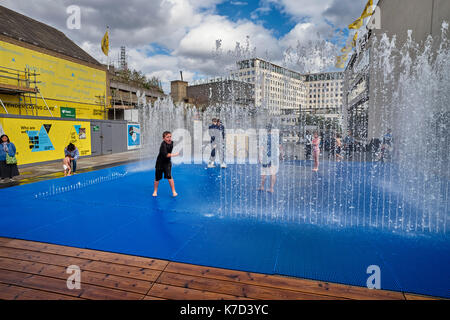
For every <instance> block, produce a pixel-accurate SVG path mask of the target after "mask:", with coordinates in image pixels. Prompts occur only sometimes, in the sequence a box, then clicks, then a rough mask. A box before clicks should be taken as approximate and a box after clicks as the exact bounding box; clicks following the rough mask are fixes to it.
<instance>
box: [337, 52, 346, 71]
mask: <svg viewBox="0 0 450 320" xmlns="http://www.w3.org/2000/svg"><path fill="white" fill-rule="evenodd" d="M347 59H348V56H347V54H343V55H342V56H337V57H336V64H335V66H336V68H341V69H342V68H344V64H345V61H347Z"/></svg>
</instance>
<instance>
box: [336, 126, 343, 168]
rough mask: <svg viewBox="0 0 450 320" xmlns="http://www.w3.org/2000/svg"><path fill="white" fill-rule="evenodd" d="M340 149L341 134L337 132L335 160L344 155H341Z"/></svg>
mask: <svg viewBox="0 0 450 320" xmlns="http://www.w3.org/2000/svg"><path fill="white" fill-rule="evenodd" d="M341 151H342V141H341V135H340V134H339V133H338V134H336V161H338V162H339V161H341V160H342V159H343V158H344V157H343V156H341Z"/></svg>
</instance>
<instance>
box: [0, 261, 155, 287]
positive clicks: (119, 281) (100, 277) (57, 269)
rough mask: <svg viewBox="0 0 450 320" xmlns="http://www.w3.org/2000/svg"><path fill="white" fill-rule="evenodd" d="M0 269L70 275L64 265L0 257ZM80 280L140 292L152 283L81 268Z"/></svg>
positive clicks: (44, 274) (66, 276) (43, 274)
mask: <svg viewBox="0 0 450 320" xmlns="http://www.w3.org/2000/svg"><path fill="white" fill-rule="evenodd" d="M0 269H4V270H10V271H18V272H25V273H30V274H37V275H41V276H47V277H53V278H58V279H63V280H67V278H68V277H69V276H70V275H69V274H67V273H66V268H65V267H61V266H54V265H47V264H42V263H38V262H32V261H23V260H14V259H9V258H0ZM81 282H82V283H87V284H93V285H97V286H103V287H107V288H114V289H119V290H124V291H130V292H136V293H141V294H146V293H147V292H148V290H150V288H151V286H152V284H153V282H151V281H144V280H138V279H131V278H124V277H120V276H115V275H110V274H105V273H97V272H91V271H83V270H81Z"/></svg>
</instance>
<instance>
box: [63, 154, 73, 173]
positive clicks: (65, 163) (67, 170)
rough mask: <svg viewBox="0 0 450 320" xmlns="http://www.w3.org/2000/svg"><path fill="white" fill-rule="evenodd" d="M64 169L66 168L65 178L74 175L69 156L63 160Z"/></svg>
mask: <svg viewBox="0 0 450 320" xmlns="http://www.w3.org/2000/svg"><path fill="white" fill-rule="evenodd" d="M63 168H64V177H66V176H70V174H71V173H72V168H71V167H70V156H69V155H67V156H66V157H65V158H64V159H63Z"/></svg>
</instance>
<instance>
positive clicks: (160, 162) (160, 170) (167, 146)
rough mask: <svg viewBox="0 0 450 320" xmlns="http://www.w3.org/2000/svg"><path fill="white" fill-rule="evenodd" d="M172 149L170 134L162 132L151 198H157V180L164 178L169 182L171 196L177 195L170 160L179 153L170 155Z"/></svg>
mask: <svg viewBox="0 0 450 320" xmlns="http://www.w3.org/2000/svg"><path fill="white" fill-rule="evenodd" d="M172 149H173V141H172V134H171V133H170V131H164V133H163V142H161V146H160V148H159V154H158V158H157V159H156V165H155V184H154V191H153V196H154V197H156V196H158V185H159V180H161V179H162V178H163V174H164V178H165V179H167V180H169V185H170V188H171V189H172V195H173V196H174V197H176V196H177V195H178V194H177V192H176V191H175V182H174V181H173V178H172V161H171V160H170V159H171V158H172V157H176V156H178V155H179V153H178V152H177V153H172Z"/></svg>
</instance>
